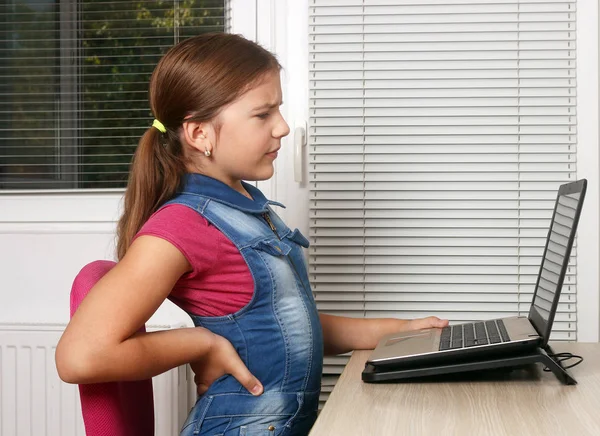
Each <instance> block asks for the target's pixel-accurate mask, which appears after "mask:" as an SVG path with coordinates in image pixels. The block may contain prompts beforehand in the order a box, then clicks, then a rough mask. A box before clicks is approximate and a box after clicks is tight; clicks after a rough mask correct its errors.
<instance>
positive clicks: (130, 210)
mask: <svg viewBox="0 0 600 436" xmlns="http://www.w3.org/2000/svg"><path fill="white" fill-rule="evenodd" d="M185 173H186V166H185V160H184V157H183V152H182V147H181V144H180V142H179V140H178V138H176V137H174V135H173V134H172V133H171V132H170V131H167V133H164V134H163V133H160V132H159V131H158V129H156V128H154V127H150V128H149V129H148V130H147V131H146V133H144V135H143V136H142V137H141V139H140V142H139V144H138V147H137V149H136V152H135V155H134V156H133V161H132V163H131V167H130V170H129V181H128V183H127V189H126V190H125V196H124V200H123V215H122V216H121V219H120V220H119V223H118V226H117V238H118V239H117V258H118V259H119V260H121V259H122V258H123V256H125V253H126V252H127V250H128V249H129V246H130V245H131V243H132V241H133V238H134V237H135V235H136V234H137V232H139V231H140V229H141V228H142V226H143V225H144V223H145V222H146V221H147V220H148V218H150V216H151V215H152V214H153V213H154V212H156V211H157V210H158V208H159V207H160V206H161V205H162V204H163V203H164V202H166V201H167V200H169V199H170V198H172V197H173V196H174V195H175V193H176V192H177V188H178V187H179V184H180V182H181V179H182V177H183V175H184V174H185Z"/></svg>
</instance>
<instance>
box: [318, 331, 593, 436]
mask: <svg viewBox="0 0 600 436" xmlns="http://www.w3.org/2000/svg"><path fill="white" fill-rule="evenodd" d="M552 347H553V349H554V351H555V352H556V353H560V352H571V353H573V354H579V355H581V356H583V357H584V359H585V360H584V361H583V362H582V363H581V364H580V365H578V366H576V367H575V368H572V369H570V370H569V371H570V373H571V374H572V375H573V377H574V378H575V379H576V380H577V382H578V384H577V385H575V386H566V385H562V384H561V383H560V382H559V381H558V379H557V378H556V377H555V376H554V374H552V373H548V372H543V371H542V365H540V364H536V367H537V368H536V370H533V371H517V372H515V373H514V374H513V375H511V377H510V379H507V380H492V381H489V380H488V381H466V382H465V381H460V382H452V381H450V382H443V383H442V382H435V383H413V382H410V383H397V384H394V383H393V384H368V383H363V382H362V380H361V372H362V370H363V369H364V365H365V361H366V359H367V358H368V356H369V354H370V353H371V352H370V351H368V350H361V351H355V352H354V354H353V356H352V358H351V359H350V362H349V363H348V365H347V366H346V368H345V370H344V372H343V374H342V376H341V377H340V379H339V381H338V383H337V385H336V386H335V388H334V389H333V392H332V393H331V395H330V397H329V400H328V401H327V403H326V404H325V407H324V408H323V410H322V411H321V413H320V415H319V418H318V419H317V422H316V423H315V425H314V427H313V429H312V431H311V433H310V436H321V435H326V436H338V435H339V436H363V435H364V436H374V435H377V436H387V435H393V436H397V435H410V436H421V435H435V436H445V435H460V436H463V435H477V436H480V435H510V436H516V435H518V436H521V435H535V436H546V435H577V436H579V435H596V436H597V435H600V344H598V343H560V342H559V343H554V344H552ZM574 361H575V360H572V361H571V362H574Z"/></svg>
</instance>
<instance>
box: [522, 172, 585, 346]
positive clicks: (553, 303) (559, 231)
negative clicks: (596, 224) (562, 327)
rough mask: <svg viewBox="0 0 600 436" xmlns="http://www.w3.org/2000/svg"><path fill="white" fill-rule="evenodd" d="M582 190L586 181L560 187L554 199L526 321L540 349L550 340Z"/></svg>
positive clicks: (577, 220)
mask: <svg viewBox="0 0 600 436" xmlns="http://www.w3.org/2000/svg"><path fill="white" fill-rule="evenodd" d="M586 186H587V180H586V179H581V180H578V181H576V182H572V183H567V184H564V185H561V186H560V188H559V190H558V195H557V197H556V203H555V205H554V212H553V214H552V221H551V226H550V230H549V231H548V237H547V239H546V247H545V248H544V254H543V256H542V262H541V265H540V272H539V274H538V278H537V282H536V284H535V292H534V294H533V303H532V305H531V309H530V310H529V320H530V321H531V323H532V324H533V326H534V327H535V329H536V330H537V332H538V333H539V335H540V336H541V337H542V344H541V346H542V347H545V346H546V344H547V343H548V339H549V338H550V331H551V330H552V323H553V321H554V315H555V314H556V308H557V307H558V300H559V298H560V291H561V288H562V285H563V281H564V278H565V274H566V271H567V266H568V264H569V255H570V254H571V247H572V246H573V241H574V240H575V233H576V231H577V223H578V222H579V215H580V214H581V207H582V206H583V199H584V197H585V190H586Z"/></svg>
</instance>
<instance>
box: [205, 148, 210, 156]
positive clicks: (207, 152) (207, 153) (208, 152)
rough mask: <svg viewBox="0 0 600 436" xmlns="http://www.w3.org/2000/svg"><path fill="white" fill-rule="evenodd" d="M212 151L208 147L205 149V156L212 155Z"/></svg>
mask: <svg viewBox="0 0 600 436" xmlns="http://www.w3.org/2000/svg"><path fill="white" fill-rule="evenodd" d="M210 155H211V153H210V150H209V149H208V148H207V149H206V150H204V156H206V157H210Z"/></svg>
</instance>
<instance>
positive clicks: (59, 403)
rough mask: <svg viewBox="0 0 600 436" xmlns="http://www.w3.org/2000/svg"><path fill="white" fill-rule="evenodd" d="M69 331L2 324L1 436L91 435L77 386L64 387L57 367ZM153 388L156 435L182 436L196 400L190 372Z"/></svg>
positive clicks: (178, 372) (164, 377)
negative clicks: (57, 355) (57, 354)
mask: <svg viewBox="0 0 600 436" xmlns="http://www.w3.org/2000/svg"><path fill="white" fill-rule="evenodd" d="M174 327H179V326H166V327H165V326H151V327H149V330H158V329H163V330H164V329H166V328H174ZM63 330H64V325H49V324H39V325H35V324H27V325H14V324H11V325H6V324H5V325H2V324H0V436H34V435H35V436H85V430H84V426H83V419H82V417H81V407H80V402H79V391H78V389H77V386H76V385H69V384H67V383H63V382H62V381H61V380H60V379H59V378H58V374H57V372H56V366H55V363H54V352H55V350H56V344H57V343H58V339H59V338H60V335H61V334H62V331H63ZM153 386H154V414H155V426H156V436H174V435H177V434H179V429H180V428H181V425H182V424H183V422H184V421H185V418H186V416H187V413H188V411H189V409H190V408H191V406H192V405H193V401H194V389H195V387H194V385H193V381H192V377H191V376H190V371H189V369H187V368H186V367H179V368H175V369H172V370H170V371H168V372H166V373H164V374H161V375H159V376H158V377H155V378H154V379H153Z"/></svg>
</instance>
